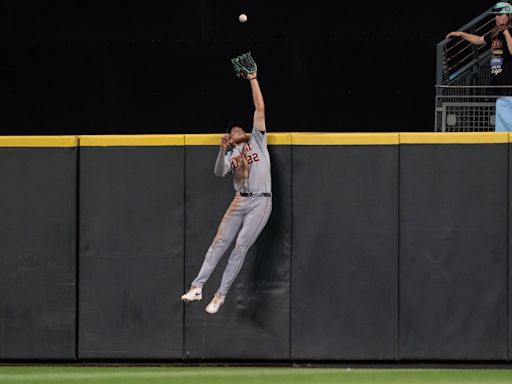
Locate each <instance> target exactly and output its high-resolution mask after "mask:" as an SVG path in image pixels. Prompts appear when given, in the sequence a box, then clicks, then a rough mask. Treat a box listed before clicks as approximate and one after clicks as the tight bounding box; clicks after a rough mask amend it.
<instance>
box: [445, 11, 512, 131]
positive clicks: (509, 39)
mask: <svg viewBox="0 0 512 384" xmlns="http://www.w3.org/2000/svg"><path fill="white" fill-rule="evenodd" d="M491 13H492V14H494V15H496V16H495V21H496V26H495V27H494V29H493V30H492V31H491V32H490V33H489V34H487V35H485V36H478V35H473V34H471V33H466V32H461V31H456V32H450V33H449V34H448V35H447V36H446V37H461V38H463V39H464V40H466V41H468V42H470V43H472V44H477V45H484V44H489V45H490V47H491V55H492V57H491V86H497V85H507V86H512V35H511V33H512V4H510V3H508V2H499V3H497V4H496V5H495V6H494V7H493V9H492V10H491ZM496 93H497V94H498V95H500V96H501V97H499V98H498V99H497V100H496V131H512V97H511V93H512V89H511V88H496Z"/></svg>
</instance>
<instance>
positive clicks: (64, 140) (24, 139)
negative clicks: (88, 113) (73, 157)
mask: <svg viewBox="0 0 512 384" xmlns="http://www.w3.org/2000/svg"><path fill="white" fill-rule="evenodd" d="M77 146H78V138H77V137H76V136H0V147H21V148H23V147H50V148H54V147H77Z"/></svg>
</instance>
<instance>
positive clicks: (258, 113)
mask: <svg viewBox="0 0 512 384" xmlns="http://www.w3.org/2000/svg"><path fill="white" fill-rule="evenodd" d="M246 79H247V80H249V83H250V84H251V91H252V101H253V103H254V122H253V124H254V127H255V128H256V129H257V130H258V131H260V132H265V131H266V126H265V102H264V101H263V94H262V93H261V89H260V85H259V83H258V79H257V75H256V72H254V73H249V74H248V75H247V76H246Z"/></svg>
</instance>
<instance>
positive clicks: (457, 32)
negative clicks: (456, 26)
mask: <svg viewBox="0 0 512 384" xmlns="http://www.w3.org/2000/svg"><path fill="white" fill-rule="evenodd" d="M461 36H462V32H460V31H454V32H450V33H449V34H447V35H446V38H449V37H461Z"/></svg>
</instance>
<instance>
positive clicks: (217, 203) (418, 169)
mask: <svg viewBox="0 0 512 384" xmlns="http://www.w3.org/2000/svg"><path fill="white" fill-rule="evenodd" d="M219 141H220V135H149V136H148V135H146V136H138V135H134V136H82V137H79V138H77V137H53V138H52V137H46V138H36V137H24V138H20V137H1V138H0V176H1V180H2V188H1V190H2V197H3V198H2V199H0V204H1V209H0V212H1V215H0V260H1V263H2V264H1V265H2V268H0V286H1V290H0V292H1V295H0V319H1V321H0V359H2V360H16V359H45V360H69V361H76V360H89V359H94V360H105V359H110V360H111V359H141V360H162V359H164V360H165V359H170V360H185V361H197V360H204V361H208V360H217V361H218V360H254V359H257V360H269V361H272V360H279V361H283V360H285V361H286V360H294V361H295V360H313V361H321V360H344V361H347V360H349V361H356V360H357V361H365V360H368V361H370V360H372V361H376V360H383V361H420V360H447V361H473V360H492V361H506V360H509V359H510V358H511V356H510V354H509V353H508V345H509V344H510V342H511V341H512V340H511V339H510V337H509V332H508V330H509V328H510V322H509V320H508V317H509V316H508V312H509V308H510V304H511V301H510V300H511V298H510V295H509V294H508V286H509V284H510V278H509V268H510V267H509V264H510V263H509V249H510V247H511V245H510V244H511V242H510V238H511V231H510V227H509V217H510V212H511V210H510V197H509V190H510V187H509V185H510V180H511V177H510V161H511V159H510V155H509V147H510V140H509V135H508V134H507V133H475V134H472V133H462V134H413V133H401V134H398V133H394V134H304V133H301V134H299V133H297V134H279V133H274V134H273V133H270V134H269V151H270V155H271V160H272V181H273V197H272V198H273V206H274V208H273V212H272V215H271V218H270V220H269V222H268V224H267V226H266V228H265V229H264V231H263V232H262V234H261V235H260V237H259V239H258V240H257V242H256V244H255V245H254V246H253V247H252V248H251V250H250V252H249V254H248V256H247V259H246V262H245V264H244V267H243V269H242V271H241V273H240V274H239V276H238V278H237V280H236V281H235V283H234V284H233V287H232V289H231V291H230V294H229V295H228V298H227V300H226V303H225V304H224V306H223V307H222V309H221V310H220V312H219V313H218V314H217V315H214V316H212V315H208V314H206V313H205V312H204V306H205V305H206V304H207V301H208V300H209V299H210V297H211V296H212V295H213V293H214V292H215V289H216V287H217V285H218V282H219V279H220V275H221V272H222V268H223V266H224V265H225V262H226V261H227V260H226V259H227V258H224V259H223V260H222V261H221V263H220V264H219V266H218V270H217V271H216V272H215V273H214V274H213V275H212V277H211V280H210V281H209V282H208V283H207V285H206V286H205V290H204V292H205V300H204V301H203V302H201V303H190V304H186V305H185V304H183V303H181V302H180V301H179V296H180V295H181V294H182V292H183V291H184V290H185V289H186V288H187V286H188V284H189V283H190V281H191V280H192V279H193V277H194V275H195V273H196V272H197V270H198V268H199V266H200V264H201V262H202V259H203V257H204V253H205V251H206V249H207V247H208V245H209V243H210V241H211V239H212V238H213V236H214V235H215V232H216V230H217V226H218V224H219V222H220V220H221V218H222V215H223V213H224V211H225V209H226V208H227V206H228V205H229V203H230V200H231V198H232V196H233V191H232V183H231V180H230V179H229V178H226V179H222V178H218V177H215V176H214V175H213V164H214V161H215V157H216V154H217V150H218V143H219Z"/></svg>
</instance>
